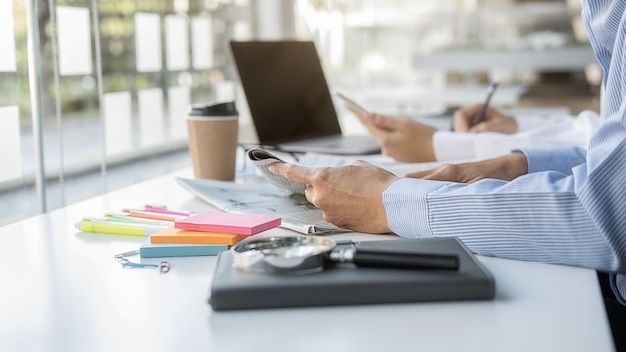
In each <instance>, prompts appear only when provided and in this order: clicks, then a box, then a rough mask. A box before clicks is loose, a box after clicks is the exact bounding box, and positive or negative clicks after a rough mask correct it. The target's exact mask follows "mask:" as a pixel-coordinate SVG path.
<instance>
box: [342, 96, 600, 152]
mask: <svg viewBox="0 0 626 352" xmlns="http://www.w3.org/2000/svg"><path fill="white" fill-rule="evenodd" d="M346 107H347V108H348V109H349V110H350V111H352V112H353V113H354V114H355V115H356V116H357V117H358V119H359V120H360V121H361V123H362V124H363V125H364V126H365V127H366V128H367V129H368V131H369V132H370V133H371V134H372V135H373V136H374V138H375V139H376V140H377V141H378V144H379V145H380V146H381V150H382V153H383V154H385V155H387V156H390V157H392V158H394V159H396V160H398V161H402V162H428V161H457V160H469V159H485V158H490V157H495V156H499V155H503V154H507V153H509V152H510V151H511V150H512V149H515V148H523V147H529V146H535V147H538V146H545V147H552V146H554V147H556V146H575V147H581V148H586V147H587V143H588V142H589V138H590V136H591V134H592V133H593V131H594V130H595V129H596V127H597V125H598V123H599V121H600V117H599V116H598V114H596V113H595V112H593V111H583V112H581V113H580V114H579V115H578V116H571V115H568V114H555V115H550V116H544V115H532V114H522V115H518V116H509V115H506V114H503V113H502V112H500V111H498V110H496V109H493V108H491V107H489V106H488V101H486V102H484V103H483V104H475V105H471V106H468V107H465V108H462V109H459V110H457V111H456V112H455V113H454V119H453V129H454V131H443V130H437V129H436V128H434V127H432V126H430V125H426V124H424V123H421V122H419V121H416V120H414V119H411V118H403V117H392V116H386V115H382V114H377V113H368V112H364V111H362V110H358V109H355V108H353V107H352V106H350V105H349V104H346ZM481 111H482V112H483V113H482V114H480V112H481ZM477 117H479V118H478V119H477ZM475 120H476V121H477V123H475V124H474V121H475Z"/></svg>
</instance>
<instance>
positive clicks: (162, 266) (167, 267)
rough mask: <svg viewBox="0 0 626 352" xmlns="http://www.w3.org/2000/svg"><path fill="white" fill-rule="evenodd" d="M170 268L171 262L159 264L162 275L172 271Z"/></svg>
mask: <svg viewBox="0 0 626 352" xmlns="http://www.w3.org/2000/svg"><path fill="white" fill-rule="evenodd" d="M170 267H171V265H170V263H169V262H166V261H163V262H160V263H159V272H160V273H161V274H165V273H168V272H169V271H170Z"/></svg>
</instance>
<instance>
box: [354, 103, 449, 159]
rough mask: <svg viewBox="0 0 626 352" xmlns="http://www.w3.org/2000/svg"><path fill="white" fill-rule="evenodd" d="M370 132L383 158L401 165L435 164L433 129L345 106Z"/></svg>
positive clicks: (413, 121)
mask: <svg viewBox="0 0 626 352" xmlns="http://www.w3.org/2000/svg"><path fill="white" fill-rule="evenodd" d="M346 106H347V108H348V109H349V110H350V111H352V112H353V113H354V114H355V115H356V116H357V117H358V119H359V120H360V121H361V123H363V125H364V126H365V127H366V128H367V129H368V130H369V131H370V133H371V134H372V136H374V138H375V139H376V141H377V142H378V144H379V145H380V149H381V151H382V153H383V154H384V155H387V156H390V157H392V158H394V159H395V160H398V161H404V162H414V163H417V162H426V161H435V153H434V151H433V134H435V131H437V129H436V128H434V127H432V126H428V125H425V124H423V123H420V122H417V121H415V120H412V119H409V118H403V117H391V116H385V115H381V114H375V113H362V112H359V111H358V110H356V109H354V108H352V107H351V106H350V105H346Z"/></svg>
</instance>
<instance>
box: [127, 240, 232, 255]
mask: <svg viewBox="0 0 626 352" xmlns="http://www.w3.org/2000/svg"><path fill="white" fill-rule="evenodd" d="M225 250H228V245H226V244H191V243H152V242H151V241H150V238H147V239H146V241H145V242H144V243H143V244H142V245H141V247H140V248H139V256H141V257H142V258H156V257H190V256H198V255H217V254H218V253H219V252H221V251H225Z"/></svg>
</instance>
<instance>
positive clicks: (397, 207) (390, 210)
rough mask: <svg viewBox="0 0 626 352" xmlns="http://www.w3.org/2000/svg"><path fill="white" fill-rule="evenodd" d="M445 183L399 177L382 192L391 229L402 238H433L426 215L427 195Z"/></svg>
mask: <svg viewBox="0 0 626 352" xmlns="http://www.w3.org/2000/svg"><path fill="white" fill-rule="evenodd" d="M445 184H447V182H441V181H430V180H420V179H415V178H401V179H399V180H398V181H396V182H394V183H392V184H391V186H389V187H388V188H387V189H386V190H385V192H383V205H384V206H385V211H386V213H387V222H388V223H389V227H390V228H391V230H392V231H393V232H394V233H396V234H397V235H399V236H402V237H406V238H415V237H433V233H432V231H431V229H430V223H429V216H428V194H429V193H430V192H432V191H434V190H436V189H438V188H440V187H442V186H443V185H445Z"/></svg>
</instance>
